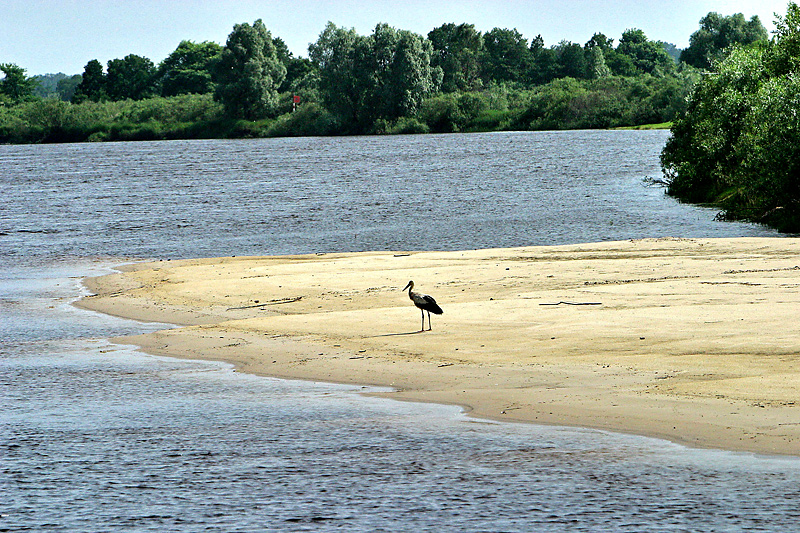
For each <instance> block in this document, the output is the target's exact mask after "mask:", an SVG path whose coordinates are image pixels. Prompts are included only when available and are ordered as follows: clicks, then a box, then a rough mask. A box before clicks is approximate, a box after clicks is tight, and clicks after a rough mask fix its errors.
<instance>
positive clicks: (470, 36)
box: [428, 23, 483, 93]
mask: <svg viewBox="0 0 800 533" xmlns="http://www.w3.org/2000/svg"><path fill="white" fill-rule="evenodd" d="M428 40H430V42H431V45H432V46H433V55H432V56H431V66H433V67H434V68H435V67H439V68H441V69H442V91H443V92H446V93H448V92H454V91H468V90H473V89H476V88H478V87H479V85H480V78H479V75H480V54H481V52H482V50H483V37H482V36H481V34H480V32H479V31H477V30H476V29H475V26H474V25H472V24H459V25H457V26H456V25H455V24H453V23H449V24H443V25H441V26H439V27H438V28H435V29H433V30H431V31H430V32H429V33H428Z"/></svg>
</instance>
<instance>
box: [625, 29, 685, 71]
mask: <svg viewBox="0 0 800 533" xmlns="http://www.w3.org/2000/svg"><path fill="white" fill-rule="evenodd" d="M616 51H617V52H619V53H620V54H622V55H624V56H627V57H629V58H630V59H631V61H632V62H633V65H634V66H635V67H636V69H637V70H639V71H641V72H646V73H648V74H658V75H663V74H669V73H672V72H674V70H675V62H674V61H672V58H671V57H670V56H669V54H667V51H666V50H664V47H663V46H661V44H659V43H658V42H656V41H651V40H649V39H648V38H647V35H645V33H644V32H643V31H642V30H639V29H632V30H626V31H625V32H623V34H622V38H621V39H620V40H619V44H618V45H617V49H616Z"/></svg>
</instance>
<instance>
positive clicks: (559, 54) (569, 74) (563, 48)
mask: <svg viewBox="0 0 800 533" xmlns="http://www.w3.org/2000/svg"><path fill="white" fill-rule="evenodd" d="M554 50H555V52H556V58H557V60H558V77H559V78H576V79H581V78H586V77H588V76H587V71H588V64H587V62H586V53H585V52H584V49H583V47H582V46H581V45H579V44H576V43H572V42H569V41H561V42H560V43H558V45H557V46H556V47H555V49H554ZM601 55H602V54H601Z"/></svg>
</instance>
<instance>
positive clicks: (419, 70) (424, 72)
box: [369, 24, 441, 120]
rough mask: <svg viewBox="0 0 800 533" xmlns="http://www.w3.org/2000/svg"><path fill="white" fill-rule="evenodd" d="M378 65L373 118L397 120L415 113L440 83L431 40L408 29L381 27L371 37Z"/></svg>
mask: <svg viewBox="0 0 800 533" xmlns="http://www.w3.org/2000/svg"><path fill="white" fill-rule="evenodd" d="M370 44H371V45H372V57H373V58H374V59H373V61H371V62H372V63H373V64H374V65H375V67H376V68H375V72H374V86H373V89H372V91H370V94H369V100H370V103H369V105H370V108H371V109H372V110H373V111H374V119H386V120H395V119H397V118H399V117H402V116H405V115H410V114H412V113H414V112H415V111H416V110H417V108H418V107H419V105H420V103H421V102H422V99H423V98H424V97H425V96H426V95H428V94H430V93H431V92H433V90H434V89H435V88H438V85H439V84H440V83H441V71H440V70H439V71H438V72H439V76H438V78H439V79H436V78H437V76H436V74H435V73H434V69H432V68H431V54H432V52H433V48H432V46H431V43H430V41H428V40H426V39H424V38H423V37H422V36H420V35H417V34H416V33H412V32H410V31H407V30H399V31H398V30H396V29H394V28H392V27H390V26H389V25H388V24H378V25H377V26H376V27H375V31H374V32H373V34H372V36H371V38H370Z"/></svg>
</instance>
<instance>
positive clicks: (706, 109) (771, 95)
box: [661, 2, 800, 232]
mask: <svg viewBox="0 0 800 533" xmlns="http://www.w3.org/2000/svg"><path fill="white" fill-rule="evenodd" d="M776 28H777V29H776V32H775V35H774V36H773V38H772V39H771V40H769V41H766V40H763V41H759V42H758V43H757V45H755V46H750V47H742V46H735V47H733V49H732V50H730V51H729V53H728V54H727V55H726V56H724V57H721V58H720V57H717V58H714V57H712V58H711V60H712V63H711V66H712V71H711V72H709V73H708V74H707V75H706V76H703V79H702V80H701V81H700V82H699V83H698V84H697V87H696V88H695V90H694V92H693V94H692V96H691V99H690V101H689V105H688V109H687V111H686V113H685V114H683V115H681V116H680V117H679V118H678V119H677V120H676V121H675V123H674V125H673V127H672V137H671V138H670V139H669V141H668V142H667V145H666V146H665V148H664V150H663V152H662V154H661V163H662V167H663V168H664V173H665V176H666V178H667V181H668V185H669V187H668V192H669V193H670V194H671V195H673V196H675V197H677V198H680V199H682V200H685V201H689V202H694V203H705V204H710V205H713V206H716V207H719V208H721V209H722V212H721V214H720V218H723V219H735V220H749V221H753V222H758V223H763V224H768V225H770V226H773V227H776V228H778V229H780V230H782V231H788V232H800V116H798V109H800V7H798V5H797V4H796V3H794V2H791V3H790V4H789V5H788V10H787V15H786V16H785V17H781V16H778V17H777V20H776Z"/></svg>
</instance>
